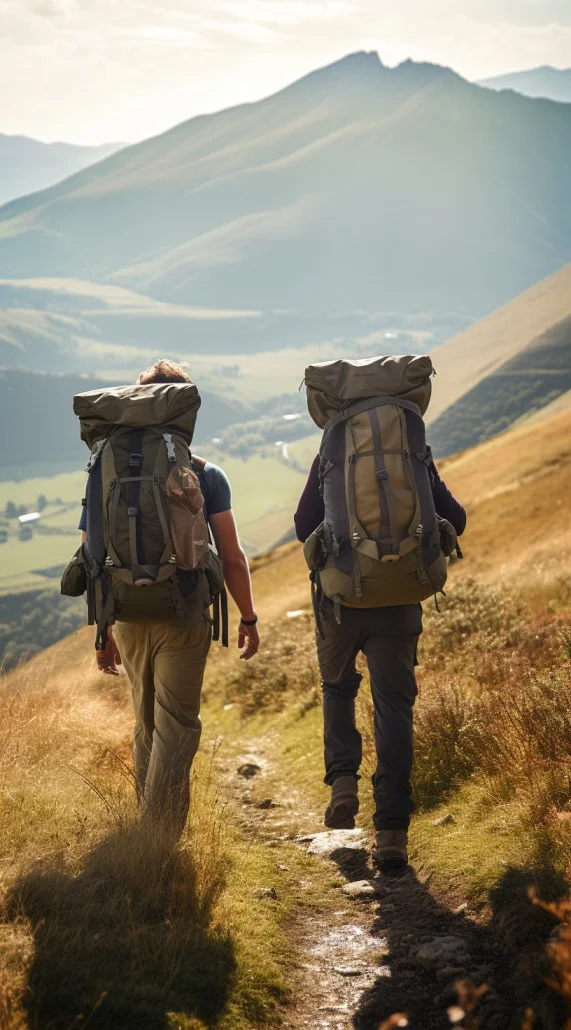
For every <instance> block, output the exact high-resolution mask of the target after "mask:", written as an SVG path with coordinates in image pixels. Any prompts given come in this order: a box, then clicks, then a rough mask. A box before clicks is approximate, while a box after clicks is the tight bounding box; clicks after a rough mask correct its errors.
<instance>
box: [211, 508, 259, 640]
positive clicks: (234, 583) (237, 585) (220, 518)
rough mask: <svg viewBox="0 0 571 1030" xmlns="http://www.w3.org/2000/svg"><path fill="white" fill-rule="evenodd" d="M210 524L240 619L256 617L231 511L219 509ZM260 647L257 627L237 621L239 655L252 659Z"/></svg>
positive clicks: (246, 570)
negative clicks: (238, 624) (238, 623)
mask: <svg viewBox="0 0 571 1030" xmlns="http://www.w3.org/2000/svg"><path fill="white" fill-rule="evenodd" d="M210 526H211V529H212V535H213V537H214V543H215V544H216V550H217V551H218V554H219V556H220V560H221V562H222V568H223V571H224V579H225V580H226V584H227V586H228V590H229V591H230V593H231V595H232V597H233V598H234V601H235V602H236V606H237V608H238V610H239V612H240V616H241V618H242V619H246V620H247V621H250V620H251V619H253V618H255V615H256V613H255V610H254V599H253V596H252V581H251V579H250V569H249V567H248V559H247V558H246V555H245V554H244V551H243V549H242V546H241V544H240V540H239V537H238V529H237V527H236V521H235V519H234V513H233V512H232V511H222V512H219V513H218V514H217V515H211V516H210ZM259 646H260V640H259V636H258V627H257V626H245V625H244V623H243V622H240V628H239V631H238V647H240V648H241V649H242V653H241V655H240V657H241V658H245V659H246V660H248V658H252V657H253V656H254V655H255V654H256V651H257V650H258V648H259Z"/></svg>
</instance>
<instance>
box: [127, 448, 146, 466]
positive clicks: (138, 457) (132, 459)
mask: <svg viewBox="0 0 571 1030" xmlns="http://www.w3.org/2000/svg"><path fill="white" fill-rule="evenodd" d="M142 464H143V455H142V454H138V453H137V452H136V451H135V452H134V453H133V454H130V455H129V468H130V469H138V468H140V467H141V465H142Z"/></svg>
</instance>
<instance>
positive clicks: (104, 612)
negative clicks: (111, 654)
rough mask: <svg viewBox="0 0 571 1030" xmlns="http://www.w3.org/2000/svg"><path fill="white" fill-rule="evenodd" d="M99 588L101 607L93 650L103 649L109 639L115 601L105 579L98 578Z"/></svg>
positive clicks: (109, 585)
mask: <svg viewBox="0 0 571 1030" xmlns="http://www.w3.org/2000/svg"><path fill="white" fill-rule="evenodd" d="M99 584H100V589H101V599H102V608H101V612H100V614H99V616H98V618H97V633H96V636H95V650H96V651H104V650H105V648H106V647H107V643H108V641H109V623H110V622H111V621H112V619H113V614H114V612H115V601H114V598H113V591H112V589H111V584H110V583H109V582H108V580H107V579H104V578H102V577H100V578H99Z"/></svg>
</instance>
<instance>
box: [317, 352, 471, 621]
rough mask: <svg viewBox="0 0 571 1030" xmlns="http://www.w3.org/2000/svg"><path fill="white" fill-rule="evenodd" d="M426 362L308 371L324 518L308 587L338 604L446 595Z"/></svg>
mask: <svg viewBox="0 0 571 1030" xmlns="http://www.w3.org/2000/svg"><path fill="white" fill-rule="evenodd" d="M433 373H434V370H433V367H432V362H431V360H430V358H429V357H428V356H424V355H422V356H418V357H410V356H399V357H379V358H367V359H363V360H357V361H347V360H337V361H326V362H321V363H319V364H316V365H310V366H309V367H308V368H307V369H306V372H305V384H306V388H307V403H308V408H309V413H310V415H311V417H312V418H313V420H314V422H315V423H316V424H317V425H318V426H319V427H320V428H321V429H323V431H324V432H323V439H322V443H321V448H320V453H319V482H320V490H321V493H322V495H323V501H324V506H325V519H324V522H323V523H322V525H321V526H319V528H318V529H317V530H316V531H315V533H313V534H312V535H311V536H310V537H309V539H308V540H307V541H306V544H305V557H306V561H307V564H308V566H309V568H310V570H311V577H312V581H313V583H314V585H315V587H316V588H317V587H319V588H320V589H321V591H323V593H324V594H325V595H326V596H327V597H329V598H331V599H332V600H333V602H334V606H335V612H336V616H337V618H338V620H339V619H340V610H341V606H343V605H345V606H348V607H356V608H376V607H385V606H388V605H401V604H414V603H417V602H419V601H423V600H425V599H426V598H427V597H429V596H430V595H431V594H434V595H437V594H438V593H439V592H441V591H442V590H443V587H444V584H445V582H446V576H447V561H446V556H447V555H449V554H450V553H451V552H452V551H453V550H455V549H456V548H457V540H456V534H455V532H454V529H453V527H452V526H451V525H450V523H448V522H445V520H444V519H439V517H438V516H437V514H436V511H435V507H434V500H433V497H432V490H431V484H430V475H429V466H430V464H431V460H432V459H431V455H430V450H429V449H428V448H427V446H426V435H425V426H424V421H423V415H424V413H425V411H426V409H427V407H428V403H429V401H430V395H431V376H432V375H433Z"/></svg>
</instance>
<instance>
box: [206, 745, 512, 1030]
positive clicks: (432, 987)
mask: <svg viewBox="0 0 571 1030" xmlns="http://www.w3.org/2000/svg"><path fill="white" fill-rule="evenodd" d="M248 752H249V753H248V755H247V762H248V764H250V765H251V766H252V769H251V770H249V772H251V776H243V775H240V774H239V773H238V771H237V763H236V761H235V760H233V761H231V760H229V759H225V760H224V775H225V778H226V781H227V783H228V784H229V786H230V790H231V793H232V796H233V798H234V802H235V804H236V806H237V813H238V818H239V820H240V822H241V823H242V825H243V826H244V827H245V828H246V830H247V831H248V832H249V833H251V834H253V835H255V836H256V838H257V839H258V840H260V839H261V840H263V841H265V843H266V844H267V845H268V846H269V847H272V846H275V842H276V840H278V841H280V843H281V842H283V841H288V842H289V841H291V846H292V847H296V848H303V849H305V851H306V852H308V854H309V855H311V856H312V861H314V862H315V863H316V870H318V877H319V879H318V882H320V883H321V885H322V888H321V890H319V891H315V890H314V895H313V897H312V898H311V899H309V900H311V904H307V905H303V906H298V908H297V911H296V914H295V917H294V919H293V922H292V925H291V937H292V941H294V943H295V947H296V950H297V953H298V955H299V956H300V960H299V965H298V966H297V968H295V970H294V971H293V975H292V979H293V981H294V982H293V983H290V986H291V987H292V989H293V991H294V1000H293V1003H292V1005H291V1007H289V1008H288V1010H287V1011H286V1012H285V1013H284V1017H283V1024H282V1025H283V1026H284V1028H285V1030H300V1028H315V1030H349V1028H354V1030H378V1028H379V1026H382V1023H383V1021H384V1020H385V1019H388V1018H389V1017H390V1016H391V1015H393V1014H394V1013H396V1012H400V1013H407V1014H408V1018H409V1023H408V1024H405V1023H404V1022H403V1023H402V1024H401V1025H403V1026H404V1025H409V1026H410V1027H413V1028H416V1030H440V1028H445V1027H448V1028H449V1027H450V1025H451V1024H450V1019H449V1016H448V1008H449V1007H450V1006H452V1005H454V1004H456V1003H457V1000H458V996H457V992H456V989H455V983H456V981H457V980H461V979H464V978H470V980H471V981H472V982H473V983H474V984H476V985H478V984H482V983H485V984H487V985H488V990H487V993H486V996H485V999H484V1000H483V1001H482V1002H481V1004H480V1008H479V1018H480V1026H481V1028H482V1030H508V1028H509V1027H510V1026H512V1025H513V1026H516V1025H518V1023H517V1020H516V1021H515V1022H513V1023H512V1019H513V1011H514V1006H513V1003H512V999H511V998H508V997H505V996H504V997H501V996H500V990H499V989H497V988H496V983H500V984H501V983H502V982H503V981H504V977H503V976H502V972H501V959H500V956H499V954H498V953H497V951H496V948H495V946H494V941H493V939H492V935H491V931H490V930H489V928H487V927H486V926H484V925H481V924H478V922H477V921H476V919H475V918H474V919H473V918H471V916H470V914H469V911H468V909H467V906H466V905H465V904H462V903H461V901H462V899H460V898H458V897H454V896H453V895H452V894H451V895H450V896H449V897H443V896H441V895H439V894H437V893H435V892H433V890H432V889H431V885H430V878H429V877H428V876H427V875H425V874H424V873H423V871H422V869H420V868H418V869H414V868H412V867H411V869H410V870H409V872H408V873H407V874H406V875H405V876H404V877H401V878H396V879H395V878H387V877H380V876H378V875H377V876H375V873H374V871H373V869H372V866H371V862H370V843H371V840H370V835H369V834H367V833H365V832H363V831H358V830H356V831H336V833H335V834H331V833H326V832H317V833H308V834H307V835H300V834H299V832H298V828H299V812H306V813H307V815H308V822H309V824H310V825H316V824H317V822H316V816H317V815H318V814H317V813H314V812H310V811H308V809H309V808H310V806H309V805H308V803H307V799H304V798H303V797H301V796H300V795H299V793H297V794H296V795H295V796H294V798H293V799H292V796H291V793H290V794H289V795H288V796H287V797H286V796H284V794H283V793H281V792H280V791H279V790H277V789H276V788H275V786H274V790H273V796H272V798H271V799H270V798H269V797H268V798H267V800H266V801H265V802H262V805H263V806H264V807H261V806H260V802H259V801H258V802H256V803H254V802H253V798H252V795H253V792H254V790H255V795H256V797H259V795H260V788H262V793H263V783H264V780H265V779H268V780H271V779H272V773H273V772H275V768H274V764H275V762H276V757H275V754H276V752H275V744H274V743H273V742H272V740H271V738H264V739H260V740H251V741H250V742H249V744H248ZM256 767H257V768H256ZM274 783H275V780H274ZM270 800H271V802H272V804H271V805H270V804H269V802H270ZM313 856H314V857H313ZM321 870H322V871H323V872H322V874H321ZM329 882H331V883H332V884H335V885H332V886H330V887H327V884H328V883H329ZM324 884H325V885H326V886H325V888H323V885H324ZM337 884H338V885H337ZM302 886H303V884H302ZM308 886H309V885H308ZM456 1025H463V1024H456Z"/></svg>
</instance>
